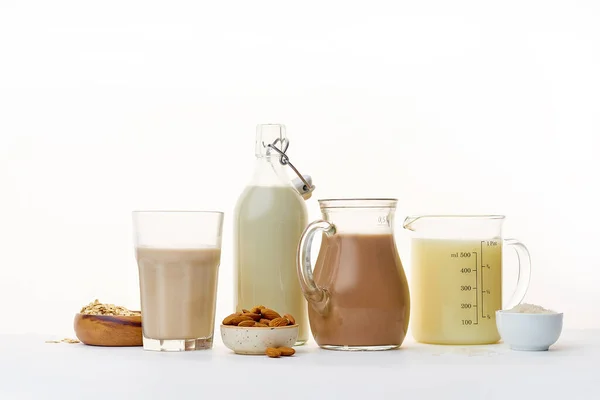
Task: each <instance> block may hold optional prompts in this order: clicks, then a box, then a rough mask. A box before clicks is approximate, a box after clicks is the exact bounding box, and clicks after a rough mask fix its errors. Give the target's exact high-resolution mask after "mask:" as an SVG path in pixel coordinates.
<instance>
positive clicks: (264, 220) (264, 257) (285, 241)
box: [234, 124, 309, 344]
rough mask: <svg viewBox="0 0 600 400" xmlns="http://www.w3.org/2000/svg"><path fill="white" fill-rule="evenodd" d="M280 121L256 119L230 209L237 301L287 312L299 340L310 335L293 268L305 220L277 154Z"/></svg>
mask: <svg viewBox="0 0 600 400" xmlns="http://www.w3.org/2000/svg"><path fill="white" fill-rule="evenodd" d="M270 144H272V145H274V146H276V147H277V148H279V149H281V150H283V151H284V152H285V150H286V147H287V144H288V142H287V137H286V133H285V126H284V125H276V124H268V125H258V126H257V130H256V151H255V155H256V165H255V169H254V176H253V178H252V180H251V182H250V184H249V185H248V186H247V187H246V189H245V190H244V191H243V193H242V194H241V195H240V197H239V199H238V202H237V205H236V209H235V215H234V224H235V227H234V228H235V229H234V230H235V232H234V241H235V242H234V253H235V254H234V262H235V275H236V277H235V285H236V288H235V296H236V297H235V300H234V302H235V307H236V311H237V312H240V311H242V309H243V308H245V309H250V308H251V307H254V306H257V305H264V306H266V307H269V308H272V309H274V310H275V311H277V312H279V313H280V314H281V315H283V314H291V315H292V316H293V317H294V318H295V319H296V323H298V324H299V329H300V332H299V335H298V343H297V344H302V343H304V342H306V341H307V340H308V331H309V329H308V328H309V326H308V318H307V305H306V300H305V299H304V296H303V294H302V291H301V290H300V284H299V282H298V276H297V273H296V251H297V247H298V242H299V241H300V236H301V235H302V232H303V230H304V228H305V227H306V225H307V222H308V221H307V219H308V217H307V212H306V205H305V204H304V199H303V197H302V196H301V195H300V194H299V192H298V191H297V190H296V188H295V187H294V186H293V185H292V184H291V182H290V179H289V177H288V175H287V173H286V168H287V166H286V165H283V164H282V163H281V162H280V160H281V154H279V153H278V152H277V151H275V150H273V149H272V148H269V145H270Z"/></svg>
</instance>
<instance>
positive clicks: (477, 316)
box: [473, 251, 483, 325]
mask: <svg viewBox="0 0 600 400" xmlns="http://www.w3.org/2000/svg"><path fill="white" fill-rule="evenodd" d="M473 253H475V285H479V282H478V281H477V252H476V251H474V252H473ZM478 297H479V296H477V290H475V307H477V310H475V325H479V311H478V310H479V307H478V306H479V301H478ZM482 300H483V299H482ZM482 304H483V303H482ZM481 308H482V309H483V306H482V307H481Z"/></svg>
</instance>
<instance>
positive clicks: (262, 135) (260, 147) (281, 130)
mask: <svg viewBox="0 0 600 400" xmlns="http://www.w3.org/2000/svg"><path fill="white" fill-rule="evenodd" d="M275 142H277V143H285V142H287V134H286V128H285V125H283V124H258V125H256V151H255V154H256V156H257V157H264V156H266V155H267V154H269V151H270V149H269V148H268V146H269V144H273V143H275Z"/></svg>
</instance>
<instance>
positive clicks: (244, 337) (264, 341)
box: [221, 324, 298, 355]
mask: <svg viewBox="0 0 600 400" xmlns="http://www.w3.org/2000/svg"><path fill="white" fill-rule="evenodd" d="M221 339H222V340H223V344H225V346H227V347H228V348H229V349H231V350H233V351H234V352H235V353H237V354H263V355H264V354H265V351H266V350H267V348H268V347H292V346H293V345H294V344H295V343H296V340H297V339H298V325H297V324H296V325H288V326H278V327H273V328H271V327H244V326H231V325H221Z"/></svg>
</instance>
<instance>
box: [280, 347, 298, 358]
mask: <svg viewBox="0 0 600 400" xmlns="http://www.w3.org/2000/svg"><path fill="white" fill-rule="evenodd" d="M277 350H279V351H280V352H281V355H282V356H293V355H294V354H295V353H296V350H294V349H292V348H291V347H278V348H277Z"/></svg>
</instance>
